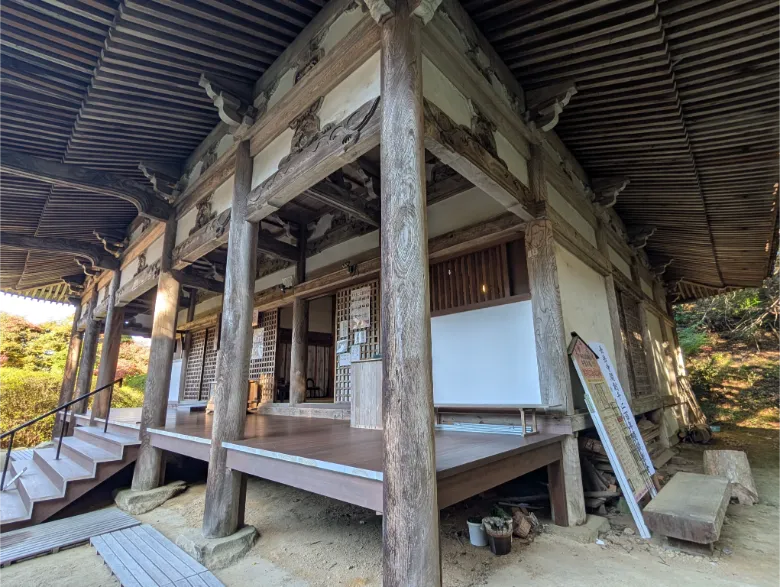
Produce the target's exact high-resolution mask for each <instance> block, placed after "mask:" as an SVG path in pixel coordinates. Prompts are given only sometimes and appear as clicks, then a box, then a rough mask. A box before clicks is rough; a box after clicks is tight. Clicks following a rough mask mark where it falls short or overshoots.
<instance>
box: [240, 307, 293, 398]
mask: <svg viewBox="0 0 780 587" xmlns="http://www.w3.org/2000/svg"><path fill="white" fill-rule="evenodd" d="M258 328H262V329H263V352H262V355H261V356H259V357H252V358H251V359H250V361H249V379H250V380H251V381H257V382H258V384H259V385H260V401H261V402H272V401H274V396H275V391H276V378H277V377H276V373H277V364H276V357H277V346H278V345H277V341H278V338H277V337H278V331H279V310H269V311H267V312H262V313H261V315H260V326H258ZM255 332H257V329H256V330H255ZM288 367H289V365H288Z"/></svg>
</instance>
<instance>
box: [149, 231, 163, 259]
mask: <svg viewBox="0 0 780 587" xmlns="http://www.w3.org/2000/svg"><path fill="white" fill-rule="evenodd" d="M162 251H163V237H162V236H161V237H159V238H158V239H157V240H156V241H154V242H153V243H152V244H151V245H149V248H147V249H146V264H147V265H151V264H152V263H154V262H155V261H157V260H159V259H160V258H161V257H162Z"/></svg>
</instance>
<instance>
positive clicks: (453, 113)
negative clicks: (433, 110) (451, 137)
mask: <svg viewBox="0 0 780 587" xmlns="http://www.w3.org/2000/svg"><path fill="white" fill-rule="evenodd" d="M422 69H423V96H424V97H425V98H427V99H428V100H430V101H431V102H433V103H434V104H436V106H438V107H439V108H441V110H442V112H444V113H445V114H446V115H447V116H449V117H450V118H451V119H452V120H453V121H454V122H456V123H457V124H462V125H463V126H465V127H466V128H471V107H470V106H469V101H468V100H467V99H466V97H465V96H464V95H463V94H461V93H460V92H459V91H458V89H457V88H456V87H455V86H454V85H453V84H452V82H450V80H448V79H447V78H446V77H445V76H444V74H443V73H442V72H441V71H440V70H439V69H438V68H437V67H436V66H435V65H434V64H433V63H431V62H430V60H429V59H428V58H427V57H425V56H424V55H423V68H422Z"/></svg>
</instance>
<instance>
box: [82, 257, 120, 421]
mask: <svg viewBox="0 0 780 587" xmlns="http://www.w3.org/2000/svg"><path fill="white" fill-rule="evenodd" d="M120 278H121V273H120V272H119V271H114V275H113V277H112V279H111V285H110V286H109V289H108V308H107V312H106V321H105V325H104V327H103V349H102V350H101V353H100V366H99V367H98V377H97V384H96V388H99V387H103V386H104V385H108V384H109V383H111V382H112V381H113V380H114V379H115V378H116V365H117V361H118V360H119V345H120V344H121V343H122V329H123V328H124V326H125V309H124V308H123V307H120V306H117V305H116V302H117V296H116V292H117V290H118V289H119V280H120ZM108 400H109V390H108V389H106V390H104V391H101V392H100V393H98V394H97V395H96V396H95V399H94V401H93V402H92V413H91V414H90V417H89V425H90V426H93V425H94V424H95V418H105V417H106V414H107V413H108Z"/></svg>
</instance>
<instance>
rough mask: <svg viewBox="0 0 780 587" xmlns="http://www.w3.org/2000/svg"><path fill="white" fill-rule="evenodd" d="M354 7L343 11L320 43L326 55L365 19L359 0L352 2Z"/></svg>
mask: <svg viewBox="0 0 780 587" xmlns="http://www.w3.org/2000/svg"><path fill="white" fill-rule="evenodd" d="M352 5H353V6H354V8H352V9H351V10H345V11H344V12H342V13H341V14H340V15H339V16H338V18H337V19H336V20H334V21H333V24H332V25H330V27H328V31H327V32H326V33H325V36H324V37H323V39H322V42H321V43H320V47H321V48H322V51H323V53H324V54H325V55H327V54H328V53H330V52H331V51H332V50H333V47H335V46H336V45H337V44H338V42H339V41H341V39H343V38H344V37H346V36H347V34H348V33H349V31H351V30H352V29H353V28H355V26H357V24H358V23H359V22H360V21H361V20H363V15H364V13H363V7H362V6H361V5H360V3H359V2H354V3H353V4H352Z"/></svg>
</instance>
